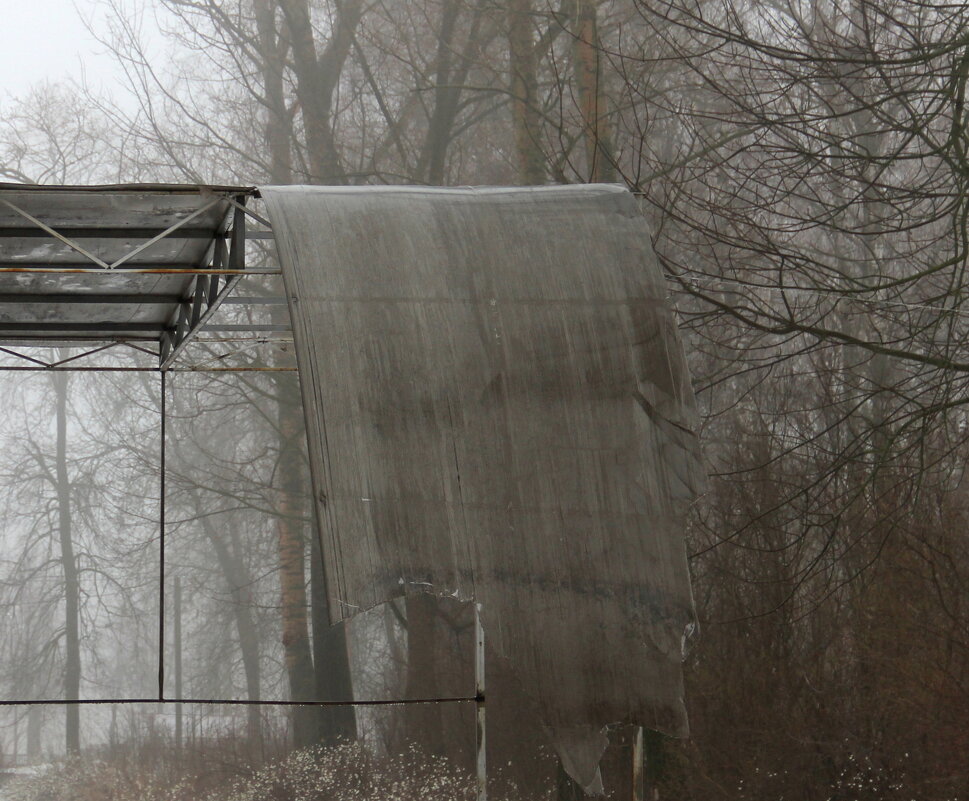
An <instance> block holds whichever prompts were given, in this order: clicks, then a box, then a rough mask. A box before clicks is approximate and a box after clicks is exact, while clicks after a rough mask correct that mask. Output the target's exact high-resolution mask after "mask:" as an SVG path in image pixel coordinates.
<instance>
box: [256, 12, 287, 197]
mask: <svg viewBox="0 0 969 801" xmlns="http://www.w3.org/2000/svg"><path fill="white" fill-rule="evenodd" d="M254 7H255V12H256V29H257V31H258V34H259V52H260V55H261V57H262V64H261V67H262V83H263V94H264V98H265V104H266V111H267V116H266V144H267V146H268V148H269V164H270V168H269V178H270V180H271V181H272V182H273V183H275V184H280V185H285V184H291V183H292V182H293V119H292V117H291V116H290V114H289V112H288V111H287V109H286V92H285V89H284V86H283V70H284V69H285V67H286V58H287V57H288V55H289V40H288V38H287V37H282V36H280V35H279V31H278V28H277V25H276V11H277V8H278V7H277V5H276V3H275V2H274V0H255V4H254Z"/></svg>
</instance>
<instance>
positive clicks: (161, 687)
mask: <svg viewBox="0 0 969 801" xmlns="http://www.w3.org/2000/svg"><path fill="white" fill-rule="evenodd" d="M165 377H166V376H165V372H164V371H162V373H161V402H160V407H161V431H160V436H159V438H160V440H161V442H160V446H159V451H160V452H159V481H158V484H159V488H158V489H159V508H158V700H159V701H163V700H165V423H166V419H165V418H166V416H167V409H166V395H167V392H168V390H167V387H166V386H165Z"/></svg>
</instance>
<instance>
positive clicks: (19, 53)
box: [0, 0, 120, 100]
mask: <svg viewBox="0 0 969 801" xmlns="http://www.w3.org/2000/svg"><path fill="white" fill-rule="evenodd" d="M96 5H97V4H96V3H95V2H93V1H92V0H77V1H76V2H75V0H0V8H2V15H0V23H2V27H0V42H2V47H0V100H5V99H8V98H10V97H16V96H18V95H23V94H25V93H26V92H27V91H28V90H29V89H30V88H31V86H34V85H36V84H38V83H42V82H43V81H45V80H49V81H52V82H58V81H66V80H69V79H72V78H73V79H75V80H81V79H82V76H83V77H84V78H85V79H86V80H87V82H88V84H90V85H91V86H92V87H93V88H96V89H97V88H100V89H103V90H105V91H108V92H110V91H111V88H112V84H115V83H116V82H117V81H118V80H119V77H120V73H119V70H118V67H117V66H116V65H115V63H114V61H113V59H112V58H111V56H110V55H108V54H107V53H105V52H104V51H105V48H104V46H103V45H101V44H99V43H98V42H97V40H96V39H95V38H94V37H93V36H92V35H91V34H90V33H89V32H88V30H87V28H86V27H85V25H84V22H83V21H82V19H81V15H80V14H79V13H78V9H80V10H81V11H82V12H83V13H84V14H85V15H86V16H87V17H89V18H90V17H91V15H92V14H93V13H94V11H95V9H96ZM95 24H96V25H99V24H100V25H103V21H102V22H100V23H99V21H98V20H96V19H95Z"/></svg>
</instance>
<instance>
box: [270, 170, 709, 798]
mask: <svg viewBox="0 0 969 801" xmlns="http://www.w3.org/2000/svg"><path fill="white" fill-rule="evenodd" d="M261 191H262V195H263V197H264V198H265V200H266V203H267V208H268V211H269V215H270V218H271V221H272V224H273V229H274V232H275V237H276V242H277V246H278V248H279V256H280V261H281V264H282V269H283V277H284V281H285V284H286V289H287V295H288V297H289V302H290V310H291V315H292V320H293V329H294V338H295V340H296V350H297V360H298V363H299V369H300V376H301V385H302V391H303V396H304V411H305V415H306V424H307V432H308V440H309V455H310V464H311V470H312V475H313V494H314V499H315V503H316V505H317V511H318V518H319V520H320V521H321V523H320V526H321V537H322V543H323V547H322V552H323V559H324V563H325V572H326V577H327V580H328V595H329V608H330V609H331V614H332V617H333V618H334V622H335V621H336V620H339V619H342V618H346V617H349V616H351V615H353V614H354V613H356V612H358V611H361V610H365V609H369V608H371V607H374V606H375V605H377V604H379V603H382V602H384V601H387V600H388V599H391V598H393V597H396V596H400V595H405V594H411V593H417V592H430V593H434V594H438V595H441V596H453V597H457V598H460V599H466V600H471V599H474V600H475V601H476V602H477V603H479V604H480V605H481V615H482V621H483V624H484V627H485V631H486V636H487V638H488V640H489V643H490V645H491V646H492V647H493V648H494V651H495V652H496V653H497V654H499V655H500V656H501V657H504V658H506V659H508V660H509V661H510V663H511V664H512V666H513V668H514V669H515V670H516V671H517V673H518V675H519V677H520V678H521V682H522V684H523V686H524V687H525V688H526V689H527V690H528V691H529V692H531V693H532V694H533V696H534V698H535V700H536V701H537V704H538V708H539V710H540V711H541V714H542V716H543V718H544V722H545V724H546V725H547V726H548V727H549V728H550V729H551V731H552V733H553V737H554V739H555V742H556V745H557V747H558V749H559V752H560V754H561V755H562V758H563V762H564V764H565V765H566V767H567V768H568V769H569V771H570V772H571V773H572V774H573V776H574V777H575V778H577V779H578V780H579V781H580V782H581V783H582V784H583V785H584V786H586V787H593V786H595V782H596V764H597V761H598V757H599V754H600V753H601V748H602V747H603V746H604V738H603V737H602V736H601V733H600V731H601V728H602V727H603V726H605V725H607V724H609V723H613V722H619V721H625V722H631V723H638V724H641V725H645V726H647V727H649V728H653V729H657V730H659V731H663V732H666V733H668V734H671V735H684V734H685V733H686V731H687V721H686V713H685V709H684V704H683V698H682V675H681V662H682V658H683V654H684V651H685V647H686V643H687V640H688V639H689V637H690V635H691V634H692V632H693V631H694V628H695V622H694V612H693V603H692V598H691V593H690V584H689V575H688V570H687V564H686V557H685V548H684V537H683V514H684V508H685V505H686V504H687V503H689V502H690V501H692V500H693V499H694V498H695V496H696V493H697V492H698V489H699V487H700V486H701V484H702V482H703V471H702V468H701V465H700V460H699V452H698V443H697V438H696V435H695V431H696V420H695V413H694V409H693V397H692V390H691V388H690V383H689V376H688V373H687V369H686V366H685V361H684V357H683V351H682V347H681V344H680V341H679V338H678V335H677V330H676V327H675V323H674V319H673V316H672V313H671V310H670V307H669V305H668V303H667V299H666V289H665V282H664V280H663V276H662V274H661V271H660V269H659V266H658V264H657V262H656V259H655V256H654V254H653V252H652V249H651V246H650V237H649V231H648V229H647V226H646V225H645V223H644V221H643V220H642V218H641V216H640V214H639V211H638V208H637V203H636V201H635V199H634V198H633V197H632V196H631V195H630V194H629V193H627V192H626V191H625V190H623V189H620V188H618V187H613V186H583V187H554V188H540V189H423V188H404V187H400V188H376V187H375V188H355V189H346V188H328V187H267V188H264V189H262V190H261Z"/></svg>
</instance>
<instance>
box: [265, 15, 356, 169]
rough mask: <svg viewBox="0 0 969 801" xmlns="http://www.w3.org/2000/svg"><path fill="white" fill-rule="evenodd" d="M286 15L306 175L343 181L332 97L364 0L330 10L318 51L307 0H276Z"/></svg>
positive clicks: (348, 52)
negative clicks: (329, 26)
mask: <svg viewBox="0 0 969 801" xmlns="http://www.w3.org/2000/svg"><path fill="white" fill-rule="evenodd" d="M279 7H280V8H281V9H282V11H283V14H284V16H285V18H286V25H287V27H288V28H289V32H290V37H289V39H290V42H291V46H292V53H293V68H294V71H295V73H296V97H297V99H298V100H299V105H300V108H301V109H302V112H303V128H304V131H305V136H306V160H307V164H308V166H309V171H310V174H309V176H308V179H309V181H310V182H311V183H317V184H342V183H346V174H345V172H344V170H343V166H342V164H341V160H340V155H339V152H338V149H337V146H336V139H335V138H334V135H333V119H332V106H333V97H334V95H335V93H336V89H337V86H338V85H339V82H340V74H341V73H342V71H343V65H344V64H345V63H346V60H347V56H348V55H349V54H350V49H351V47H352V46H353V35H354V32H355V31H356V28H357V26H358V25H359V23H360V17H361V15H362V13H363V0H345V1H344V3H343V4H342V5H341V6H339V10H338V11H337V12H336V13H335V15H334V20H333V25H332V29H331V30H332V32H331V35H330V39H329V41H328V42H327V44H326V47H325V48H324V50H323V52H322V53H321V54H320V55H319V56H317V52H316V43H315V41H314V31H313V24H312V18H311V16H310V9H309V4H308V2H307V0H279Z"/></svg>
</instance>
